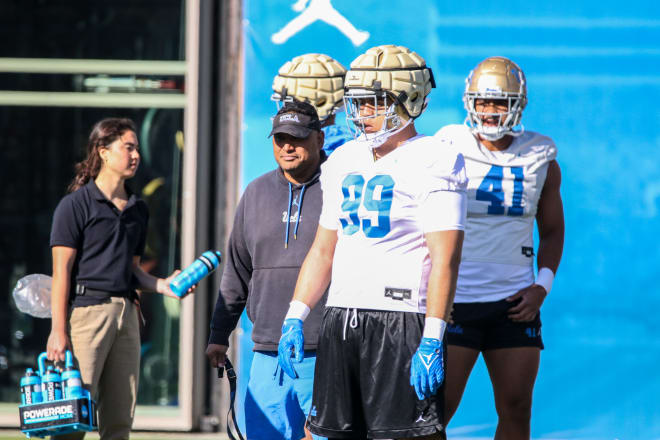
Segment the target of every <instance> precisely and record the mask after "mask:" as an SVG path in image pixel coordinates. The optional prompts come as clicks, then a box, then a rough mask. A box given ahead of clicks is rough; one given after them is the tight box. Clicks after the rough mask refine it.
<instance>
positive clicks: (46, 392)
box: [41, 365, 62, 402]
mask: <svg viewBox="0 0 660 440" xmlns="http://www.w3.org/2000/svg"><path fill="white" fill-rule="evenodd" d="M41 385H42V388H43V397H44V398H43V401H44V402H52V401H53V400H61V399H62V377H61V376H60V373H58V372H57V370H55V369H54V368H53V366H52V365H49V366H48V369H47V370H46V372H45V373H44V376H43V377H42V378H41Z"/></svg>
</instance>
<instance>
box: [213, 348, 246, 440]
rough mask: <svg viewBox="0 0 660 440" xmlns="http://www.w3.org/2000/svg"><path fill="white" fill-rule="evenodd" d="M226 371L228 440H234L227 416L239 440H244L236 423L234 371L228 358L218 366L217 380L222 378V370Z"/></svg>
mask: <svg viewBox="0 0 660 440" xmlns="http://www.w3.org/2000/svg"><path fill="white" fill-rule="evenodd" d="M225 369H226V370H227V379H228V380H229V411H227V435H228V436H229V438H230V440H236V437H234V434H233V433H232V431H231V426H230V424H229V416H230V415H231V420H232V422H233V423H234V429H236V434H237V435H238V438H239V439H240V440H245V439H244V438H243V434H241V430H240V429H239V428H238V422H237V421H236V411H235V410H234V402H235V401H236V371H234V366H233V365H232V364H231V362H230V361H229V358H228V357H225V365H224V366H223V365H218V378H222V374H223V370H225Z"/></svg>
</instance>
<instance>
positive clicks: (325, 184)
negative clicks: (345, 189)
mask: <svg viewBox="0 0 660 440" xmlns="http://www.w3.org/2000/svg"><path fill="white" fill-rule="evenodd" d="M332 159H333V158H332V157H331V158H329V159H328V160H327V161H326V162H325V163H323V165H321V177H320V178H319V180H320V182H321V191H322V192H323V206H322V208H321V217H320V218H319V225H320V226H323V227H324V228H326V229H331V230H333V231H336V230H337V229H339V216H340V214H341V204H340V203H341V201H340V199H339V197H340V196H339V195H340V194H341V188H339V186H338V185H339V184H338V183H337V178H336V173H335V172H334V167H333V166H332V164H333V163H334V162H335V161H333V160H332Z"/></svg>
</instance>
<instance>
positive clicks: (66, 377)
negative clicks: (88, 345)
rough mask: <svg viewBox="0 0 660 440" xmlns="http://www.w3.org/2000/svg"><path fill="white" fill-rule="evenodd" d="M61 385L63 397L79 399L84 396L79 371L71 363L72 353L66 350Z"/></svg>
mask: <svg viewBox="0 0 660 440" xmlns="http://www.w3.org/2000/svg"><path fill="white" fill-rule="evenodd" d="M62 386H63V388H64V398H65V399H79V398H81V397H83V396H84V391H83V387H82V377H81V376H80V371H78V369H76V367H75V366H74V365H73V355H72V354H71V352H70V351H69V350H67V351H66V360H65V363H64V371H63V372H62Z"/></svg>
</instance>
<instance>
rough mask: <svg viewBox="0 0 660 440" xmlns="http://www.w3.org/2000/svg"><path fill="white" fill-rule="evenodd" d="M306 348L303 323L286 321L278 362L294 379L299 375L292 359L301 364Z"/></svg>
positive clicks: (292, 320)
mask: <svg viewBox="0 0 660 440" xmlns="http://www.w3.org/2000/svg"><path fill="white" fill-rule="evenodd" d="M304 346H305V336H304V335H303V322H302V321H301V320H300V319H296V318H289V319H285V320H284V324H282V337H280V344H279V346H278V347H277V362H278V363H279V364H280V368H282V370H284V372H285V373H286V374H287V375H288V376H289V377H291V378H292V379H296V378H298V373H296V370H294V369H293V362H291V358H293V359H294V360H295V361H296V363H301V362H302V361H303V358H304V357H305V351H304V350H303V347H304Z"/></svg>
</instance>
